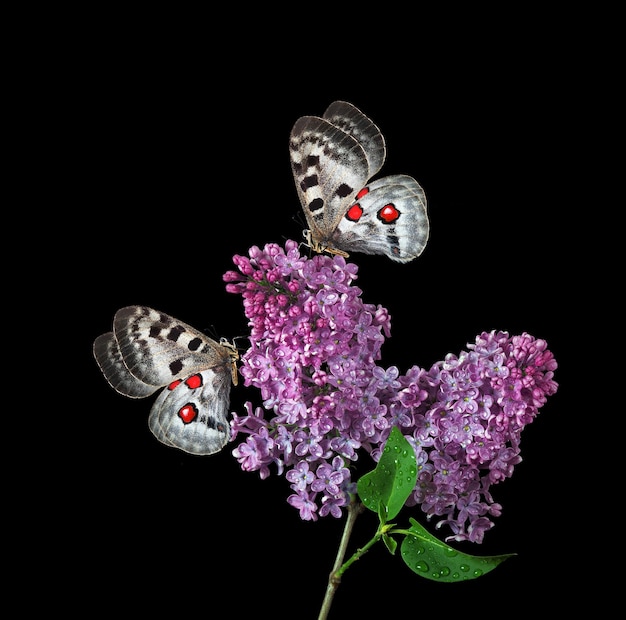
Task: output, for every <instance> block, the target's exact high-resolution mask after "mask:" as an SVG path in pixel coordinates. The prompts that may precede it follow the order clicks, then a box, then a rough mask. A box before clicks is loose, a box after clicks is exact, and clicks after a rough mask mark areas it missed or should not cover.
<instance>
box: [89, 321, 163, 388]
mask: <svg viewBox="0 0 626 620" xmlns="http://www.w3.org/2000/svg"><path fill="white" fill-rule="evenodd" d="M93 353H94V357H95V358H96V362H97V363H98V366H100V370H101V371H102V374H103V375H104V377H105V378H106V380H107V381H108V382H109V385H110V386H111V387H112V388H113V389H114V390H116V391H117V392H119V393H120V394H123V395H124V396H128V397H129V398H146V396H150V394H154V392H155V391H156V390H158V389H159V386H154V385H148V384H147V383H144V382H143V381H140V380H139V379H137V377H135V376H133V375H132V374H131V373H130V371H129V370H128V368H127V367H126V364H125V363H124V360H123V359H122V354H121V353H120V348H119V346H118V344H117V340H116V339H115V335H114V334H113V332H107V333H106V334H102V335H101V336H98V337H97V338H96V340H95V341H94V343H93Z"/></svg>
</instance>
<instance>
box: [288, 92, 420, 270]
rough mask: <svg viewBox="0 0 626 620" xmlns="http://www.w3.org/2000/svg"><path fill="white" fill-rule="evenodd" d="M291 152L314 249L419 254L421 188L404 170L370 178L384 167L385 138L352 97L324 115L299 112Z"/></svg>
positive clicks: (407, 257)
mask: <svg viewBox="0 0 626 620" xmlns="http://www.w3.org/2000/svg"><path fill="white" fill-rule="evenodd" d="M289 152H290V158H291V167H292V171H293V176H294V180H295V183H296V188H297V191H298V196H299V198H300V202H301V203H302V208H303V210H304V215H305V217H306V221H307V225H308V227H309V228H308V230H305V231H304V237H305V240H306V242H307V245H308V246H309V247H311V249H313V250H314V251H316V252H324V251H325V252H329V253H332V254H340V255H342V256H345V257H347V256H348V255H349V254H348V253H349V252H352V251H354V252H362V253H364V254H384V255H385V256H388V257H389V258H390V259H392V260H394V261H397V262H399V263H406V262H408V261H411V260H413V259H414V258H417V257H418V256H419V255H420V254H421V253H422V252H423V250H424V248H425V247H426V242H427V241H428V234H429V222H428V215H427V213H426V195H425V194H424V190H423V189H422V188H421V187H420V185H419V184H418V183H417V181H416V180H415V179H414V178H413V177H410V176H407V175H393V176H387V177H383V178H381V179H378V180H376V181H372V182H369V181H370V179H371V178H372V177H373V176H374V175H375V174H376V173H377V172H378V171H379V170H380V169H381V167H382V165H383V163H384V161H385V154H386V147H385V139H384V138H383V135H382V133H381V132H380V130H379V129H378V127H377V126H376V125H374V123H373V122H372V121H371V120H370V119H369V118H368V117H367V116H365V114H363V113H362V112H361V111H360V110H358V109H357V108H356V107H355V106H353V105H352V104H351V103H347V102H345V101H335V102H334V103H331V104H330V106H329V107H328V109H327V110H326V112H324V115H323V116H322V117H319V116H302V117H301V118H299V119H298V120H297V121H296V122H295V124H294V126H293V128H292V130H291V135H290V140H289Z"/></svg>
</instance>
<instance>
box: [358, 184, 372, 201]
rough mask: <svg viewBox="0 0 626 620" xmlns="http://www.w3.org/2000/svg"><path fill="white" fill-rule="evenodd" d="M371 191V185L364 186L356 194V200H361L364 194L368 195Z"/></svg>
mask: <svg viewBox="0 0 626 620" xmlns="http://www.w3.org/2000/svg"><path fill="white" fill-rule="evenodd" d="M369 193H370V189H369V187H364V188H363V189H362V190H361V191H360V192H359V193H358V194H357V195H356V200H361V198H363V196H366V195H367V194H369Z"/></svg>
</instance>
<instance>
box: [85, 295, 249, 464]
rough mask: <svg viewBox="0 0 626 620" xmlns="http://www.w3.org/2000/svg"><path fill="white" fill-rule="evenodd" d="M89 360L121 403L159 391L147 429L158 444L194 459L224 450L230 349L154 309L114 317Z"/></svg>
mask: <svg viewBox="0 0 626 620" xmlns="http://www.w3.org/2000/svg"><path fill="white" fill-rule="evenodd" d="M93 353H94V357H95V358H96V362H97V363H98V366H99V367H100V370H101V371H102V373H103V375H104V376H105V378H106V380H107V381H108V382H109V384H110V385H111V386H112V387H113V388H114V389H115V390H117V391H118V392H120V393H121V394H123V395H125V396H129V397H131V398H145V397H146V396H150V395H151V394H153V393H154V392H155V391H156V390H157V389H159V388H164V389H163V391H162V393H161V394H160V395H159V397H158V398H157V400H156V401H155V404H154V406H153V408H152V412H151V415H150V422H149V426H150V429H151V430H152V432H153V433H154V435H155V436H156V437H157V439H159V441H162V442H163V443H165V444H166V445H170V446H174V447H176V448H179V449H181V450H184V451H186V452H190V453H192V454H213V453H214V452H217V451H218V450H220V449H221V448H222V447H223V446H224V445H225V444H226V442H227V441H228V439H229V436H230V432H229V431H230V427H229V424H228V417H227V414H228V407H229V402H230V387H231V384H232V383H236V379H237V374H236V371H237V369H236V365H235V364H236V359H237V358H238V353H237V350H236V348H235V346H234V345H231V344H230V343H228V342H225V341H222V342H216V341H215V340H212V339H211V338H209V337H208V336H205V335H204V334H203V333H202V332H199V331H198V330H196V329H194V328H193V327H191V326H189V325H187V324H186V323H183V322H182V321H179V320H177V319H175V318H173V317H171V316H169V315H167V314H165V313H163V312H159V311H158V310H154V309H152V308H148V307H146V306H127V307H126V308H121V309H120V310H118V311H117V312H116V313H115V317H114V319H113V331H112V332H107V333H105V334H102V335H101V336H98V338H96V339H95V341H94V345H93ZM181 386H182V387H181ZM187 405H188V406H187ZM192 412H195V413H196V415H192Z"/></svg>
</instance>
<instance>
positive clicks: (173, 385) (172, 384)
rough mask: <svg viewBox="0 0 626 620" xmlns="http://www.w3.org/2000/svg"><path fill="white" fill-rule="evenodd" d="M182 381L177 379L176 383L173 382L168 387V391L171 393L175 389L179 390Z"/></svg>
mask: <svg viewBox="0 0 626 620" xmlns="http://www.w3.org/2000/svg"><path fill="white" fill-rule="evenodd" d="M181 383H182V382H181V380H180V379H176V381H172V382H171V383H170V384H169V385H168V386H167V389H168V390H169V391H170V392H171V391H172V390H173V389H175V388H177V387H178V386H179V385H180V384H181Z"/></svg>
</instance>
